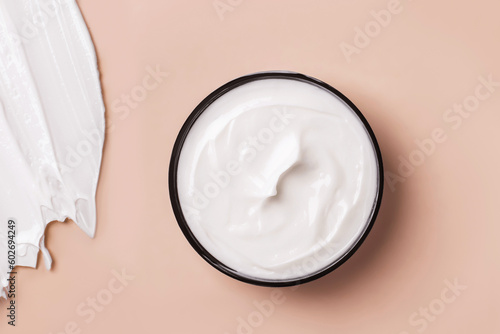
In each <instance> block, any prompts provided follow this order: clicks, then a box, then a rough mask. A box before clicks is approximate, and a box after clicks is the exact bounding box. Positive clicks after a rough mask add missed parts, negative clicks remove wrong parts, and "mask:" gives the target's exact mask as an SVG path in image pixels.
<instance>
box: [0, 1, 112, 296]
mask: <svg viewBox="0 0 500 334" xmlns="http://www.w3.org/2000/svg"><path fill="white" fill-rule="evenodd" d="M103 140H104V105H103V101H102V95H101V87H100V83H99V73H98V69H97V61H96V55H95V51H94V46H93V43H92V41H91V38H90V35H89V32H88V30H87V27H86V25H85V22H84V20H83V18H82V16H81V13H80V10H79V8H78V6H77V4H76V2H75V1H74V0H0V157H1V164H0V251H1V253H0V283H1V285H2V287H5V286H7V279H8V272H9V271H11V269H10V268H9V263H8V261H7V259H8V256H7V244H8V236H7V234H8V232H7V231H8V229H7V225H8V221H9V220H11V221H14V222H15V226H16V236H15V241H16V244H17V250H16V251H17V254H16V257H17V259H16V265H20V266H27V267H36V264H37V255H38V252H39V250H42V254H43V256H44V262H45V263H46V266H47V268H50V266H51V258H50V255H49V254H48V251H47V250H46V248H45V246H44V231H45V228H46V226H47V224H48V223H49V222H51V221H64V220H65V219H66V218H70V219H72V220H73V221H74V222H76V224H78V226H79V227H80V228H81V229H82V230H83V231H84V232H85V233H87V234H88V235H89V236H90V237H93V235H94V232H95V224H96V208H95V192H96V187H97V181H98V176H99V169H100V163H101V154H102V146H103ZM4 293H5V291H4V290H3V289H2V294H3V296H5V294H4Z"/></svg>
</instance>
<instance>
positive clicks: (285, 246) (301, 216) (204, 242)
mask: <svg viewBox="0 0 500 334" xmlns="http://www.w3.org/2000/svg"><path fill="white" fill-rule="evenodd" d="M360 117H362V116H358V114H356V112H354V111H353V109H352V108H351V107H350V106H349V105H348V104H347V103H346V101H344V100H343V99H342V98H340V97H339V96H337V95H334V93H333V92H332V91H330V90H327V89H325V88H324V87H320V86H319V85H316V84H314V83H311V82H307V81H299V80H295V79H293V78H286V77H279V76H278V77H277V78H273V77H272V76H270V77H266V78H263V79H259V80H255V81H251V82H247V83H244V84H242V85H240V86H238V87H236V88H233V89H230V90H228V91H227V92H225V93H224V94H223V95H221V96H219V97H218V98H217V99H215V100H214V101H213V102H212V103H211V104H210V105H209V106H208V107H207V108H206V109H204V111H203V112H202V113H201V114H200V115H199V117H198V118H197V119H196V120H195V121H194V123H193V124H192V126H191V127H190V129H189V131H188V132H187V136H186V137H185V140H184V142H183V144H182V147H181V149H180V154H179V156H178V165H177V174H176V175H177V176H176V183H177V184H176V185H177V189H176V190H177V194H178V202H179V204H180V208H181V211H182V216H183V218H184V220H185V223H186V224H187V227H188V228H189V230H190V231H191V233H192V235H193V236H194V238H195V239H196V241H197V242H198V243H199V244H200V245H201V246H202V247H203V248H204V250H206V251H207V252H208V253H210V255H211V256H213V257H214V258H215V259H217V260H218V261H220V262H221V263H222V264H223V265H224V266H226V267H228V268H230V269H232V270H233V271H234V272H236V273H237V275H238V276H243V277H247V278H250V279H251V280H252V279H255V280H258V281H278V282H279V281H290V280H295V279H300V278H303V277H307V276H310V275H313V274H314V273H317V272H320V271H321V270H323V269H325V268H327V267H329V266H332V265H333V264H335V263H336V262H338V261H340V260H341V259H342V258H343V257H344V256H345V255H346V254H347V253H348V252H349V251H351V250H352V249H353V248H354V247H355V245H356V244H357V243H358V241H359V240H360V239H361V237H362V236H363V235H364V233H365V232H366V231H367V229H368V227H369V224H370V221H371V219H372V218H373V215H374V211H376V209H375V208H376V207H377V202H378V200H379V197H380V193H379V190H380V189H379V187H380V186H381V185H380V184H379V183H380V169H379V167H380V161H379V158H378V156H377V153H376V152H377V151H376V150H377V149H376V143H374V141H373V140H372V139H373V138H372V137H371V136H370V133H369V131H368V130H367V128H366V126H365V124H364V123H363V122H362V120H361V119H360Z"/></svg>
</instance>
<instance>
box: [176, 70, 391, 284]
mask: <svg viewBox="0 0 500 334" xmlns="http://www.w3.org/2000/svg"><path fill="white" fill-rule="evenodd" d="M263 79H289V80H296V81H301V82H306V83H309V84H312V85H315V86H318V87H321V88H323V89H325V90H327V91H329V92H330V93H332V94H334V95H335V96H337V97H338V98H339V99H341V100H342V101H343V102H344V103H345V104H347V105H348V106H349V107H350V108H351V109H352V111H353V112H354V113H355V114H356V115H357V116H358V118H359V120H360V121H361V122H362V123H363V126H364V127H365V129H366V131H367V133H368V135H369V137H370V140H371V142H372V145H373V149H374V152H375V155H376V159H377V164H378V175H377V181H378V185H377V194H376V198H375V201H374V204H373V207H372V212H371V215H370V218H369V221H368V224H366V226H365V230H364V231H363V233H362V234H361V235H360V236H359V237H358V240H357V241H356V242H355V243H354V244H353V245H352V246H351V248H350V249H349V250H347V251H346V252H345V253H344V254H343V256H341V257H340V258H338V259H337V260H335V261H333V262H332V263H331V264H329V265H328V266H326V267H324V268H323V269H320V270H319V271H317V272H314V273H311V274H309V275H306V276H304V277H300V278H292V279H288V280H271V279H261V278H256V277H249V276H247V275H244V274H242V273H239V272H237V271H236V270H234V269H232V268H230V267H228V266H226V265H225V264H224V263H222V262H221V261H219V260H218V259H217V258H215V257H214V256H213V255H212V254H210V252H208V251H207V250H206V249H205V248H204V247H203V245H202V244H201V243H200V242H199V241H198V240H197V239H196V237H195V236H194V234H193V232H192V231H191V229H190V228H189V225H188V223H187V221H186V219H185V217H184V214H183V212H182V209H181V205H180V201H179V194H178V188H177V168H178V164H179V157H180V154H181V151H182V147H183V145H184V142H185V140H186V138H187V135H188V133H189V131H190V130H191V127H192V126H193V124H194V123H195V122H196V120H197V119H198V117H199V116H200V115H201V114H202V113H203V112H204V111H205V110H206V108H207V107H208V106H209V105H210V104H212V103H213V102H214V101H215V100H217V99H218V98H219V97H221V96H222V95H224V94H226V93H227V92H229V91H231V90H232V89H234V88H236V87H239V86H241V85H244V84H247V83H249V82H253V81H257V80H263ZM168 186H169V193H170V202H171V205H172V209H173V212H174V215H175V218H176V220H177V223H178V225H179V227H180V229H181V231H182V233H183V234H184V236H185V237H186V239H187V240H188V242H189V243H190V244H191V246H192V247H193V248H194V250H195V251H196V252H197V253H198V254H199V255H200V256H201V257H202V258H203V259H205V261H207V262H208V263H209V264H210V265H211V266H212V267H214V268H215V269H217V270H219V271H220V272H222V273H224V274H226V275H227V276H230V277H232V278H234V279H237V280H239V281H242V282H245V283H249V284H254V285H258V286H266V287H286V286H294V285H299V284H303V283H307V282H310V281H313V280H316V279H318V278H320V277H322V276H324V275H326V274H328V273H330V272H332V271H333V270H335V269H337V268H338V267H339V266H340V265H342V264H343V263H344V262H346V261H347V260H348V259H349V258H350V257H351V256H352V255H353V254H354V253H355V252H356V251H357V250H358V248H359V247H360V246H361V244H362V243H363V241H364V240H365V239H366V237H367V235H368V233H369V232H370V230H371V229H372V227H373V224H374V223H375V219H376V217H377V214H378V212H379V209H380V205H381V202H382V193H383V188H384V173H383V162H382V154H381V152H380V147H379V145H378V142H377V139H376V137H375V134H374V133H373V130H372V128H371V127H370V125H369V124H368V121H367V120H366V118H365V117H364V116H363V114H362V113H361V111H360V110H359V109H358V108H357V107H356V106H355V105H354V104H353V103H352V102H351V101H350V100H349V99H348V98H347V97H346V96H345V95H343V94H342V93H341V92H339V91H338V90H337V89H335V88H333V87H332V86H330V85H328V84H327V83H325V82H323V81H321V80H318V79H316V78H313V77H310V76H307V75H304V74H300V73H296V72H290V71H265V72H258V73H253V74H249V75H245V76H242V77H239V78H236V79H234V80H232V81H230V82H228V83H226V84H224V85H223V86H221V87H219V88H217V89H216V90H215V91H213V92H212V93H211V94H210V95H208V96H207V97H206V98H205V99H204V100H203V101H202V102H201V103H200V104H198V106H197V107H196V108H195V109H194V110H193V112H192V113H191V114H190V115H189V117H188V118H187V120H186V121H185V123H184V125H183V126H182V128H181V130H180V131H179V134H178V136H177V139H176V141H175V144H174V147H173V150H172V156H171V158H170V166H169V181H168Z"/></svg>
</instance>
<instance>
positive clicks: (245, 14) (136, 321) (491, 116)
mask: <svg viewBox="0 0 500 334" xmlns="http://www.w3.org/2000/svg"><path fill="white" fill-rule="evenodd" d="M222 2H224V3H226V4H229V5H228V6H230V8H231V9H232V10H231V11H226V12H224V13H223V16H222V18H223V19H221V17H220V16H219V15H218V13H217V11H216V9H215V8H214V3H213V1H212V0H197V1H166V0H127V1H124V0H80V1H79V2H78V3H79V5H80V7H81V9H82V12H83V14H84V17H85V19H86V21H87V24H88V26H89V28H90V31H91V34H92V37H93V39H94V42H95V45H96V48H97V53H98V57H99V66H100V70H101V73H102V84H103V89H104V96H105V102H106V106H107V119H108V122H109V124H111V125H112V127H111V128H109V129H108V130H109V131H108V133H107V138H106V143H105V149H104V160H103V166H102V174H101V179H100V183H99V188H98V195H97V206H98V225H97V234H96V237H95V239H93V240H91V239H89V238H88V237H86V236H85V235H84V233H82V232H81V231H79V230H78V228H77V227H76V225H74V224H72V223H65V224H63V223H56V224H52V226H50V227H49V229H48V239H47V241H48V248H49V250H50V252H51V254H52V255H53V258H54V269H53V270H52V271H50V272H48V271H46V270H45V269H44V268H43V266H42V265H40V266H39V268H38V270H32V269H21V270H20V272H19V275H18V290H19V291H20V292H19V296H18V299H17V304H18V319H17V320H18V326H17V327H16V328H15V329H12V328H11V327H8V326H6V318H5V310H4V309H5V307H4V306H5V305H6V304H5V303H3V304H1V308H2V311H0V315H1V319H2V320H1V321H0V332H1V333H5V332H9V333H10V332H12V333H14V332H17V333H37V334H38V333H40V334H49V333H52V334H56V333H78V332H81V333H93V334H101V333H115V332H116V333H207V334H208V333H210V334H211V333H221V334H224V333H229V334H233V333H237V332H238V324H239V322H238V321H239V320H238V318H241V319H248V317H254V324H255V321H257V322H258V323H257V325H258V326H256V327H255V328H254V327H252V328H250V331H248V328H247V331H246V332H245V331H244V330H242V329H241V328H240V331H239V332H240V333H247V332H248V333H250V332H253V333H262V334H265V333H289V334H295V333H297V334H299V333H300V334H302V333H321V334H322V333H325V334H326V333H343V334H351V333H352V334H354V333H357V334H359V333H373V334H378V333H380V334H382V333H383V334H400V333H408V334H413V333H419V331H418V330H421V329H422V326H423V325H422V324H420V325H419V326H415V324H414V323H412V322H410V320H409V318H410V317H411V316H412V314H414V312H417V313H418V312H420V311H421V310H422V309H421V308H428V307H429V306H430V305H433V306H434V307H437V306H439V305H443V303H442V302H440V300H441V291H442V290H443V289H445V288H446V283H445V280H448V281H450V282H453V281H454V280H455V279H457V280H458V282H459V283H460V284H461V285H465V286H467V288H466V289H465V290H464V291H462V292H461V294H460V295H459V296H458V297H457V298H456V299H455V300H454V301H453V302H451V303H449V304H445V309H444V310H439V313H440V314H438V315H436V316H435V319H434V318H433V320H432V321H430V320H428V321H427V320H426V321H424V322H427V325H428V326H427V328H426V329H425V330H424V331H422V332H425V333H428V334H434V333H454V334H470V333H484V334H487V333H488V334H489V333H500V320H499V319H500V316H499V313H500V305H499V304H500V302H499V300H500V293H499V286H498V284H499V282H500V270H499V269H500V268H499V266H500V246H499V242H498V235H499V232H500V227H499V226H500V224H499V223H500V213H499V210H498V209H499V205H498V204H499V195H498V193H499V191H498V189H500V178H499V177H498V171H499V169H500V158H499V148H498V143H499V139H500V134H499V131H498V127H499V123H500V114H499V107H500V87H497V88H496V91H495V92H493V94H491V96H490V97H489V98H487V99H485V100H484V101H481V102H480V105H479V107H478V108H477V110H476V111H474V112H473V113H472V114H471V115H470V117H468V118H466V119H463V122H462V123H461V124H460V126H459V127H458V128H457V129H453V128H452V127H451V125H452V124H451V123H446V122H445V121H444V120H443V115H444V114H445V113H446V112H447V109H448V108H450V107H452V106H453V105H454V104H455V103H462V102H463V101H464V99H466V98H467V97H468V96H471V95H472V94H474V90H475V87H476V86H477V85H478V83H479V81H478V77H480V76H484V77H485V78H486V77H487V76H488V75H490V74H491V75H492V76H493V78H494V79H496V80H498V81H500V65H499V59H500V45H499V43H498V36H499V35H500V21H499V20H498V13H499V11H500V3H499V2H498V1H495V0H479V1H452V0H442V1H430V0H414V1H409V0H401V5H400V6H401V8H400V9H401V11H400V12H399V13H397V14H394V15H392V17H391V22H390V23H389V24H387V25H386V27H383V28H382V29H381V30H380V31H379V32H377V31H375V33H377V34H375V33H373V34H372V35H373V37H371V38H370V43H369V45H368V46H366V47H364V48H360V50H359V53H357V54H353V55H352V57H350V62H348V59H347V58H346V57H345V56H344V54H343V53H342V51H341V48H340V45H341V43H343V42H344V43H349V44H353V43H354V38H355V35H356V32H355V29H356V27H360V28H364V27H365V25H366V24H368V26H370V25H373V20H374V19H373V16H372V14H371V13H370V11H372V10H375V11H379V10H381V9H384V8H387V6H388V4H389V3H390V1H388V0H369V1H367V0H364V1H345V0H342V1H340V0H337V1H332V0H329V1H327V0H323V1H299V0H294V1H291V0H289V1H264V0H252V1H250V0H246V1H245V0H243V1H238V0H231V1H230V0H222ZM370 22H371V23H370ZM370 27H371V26H370ZM373 27H375V28H376V26H373ZM373 27H372V28H373ZM358 42H359V41H358ZM358 45H360V44H359V43H358ZM157 65H158V66H159V67H160V69H161V70H162V71H164V72H169V76H168V77H167V78H165V79H164V80H163V82H161V83H160V84H159V86H158V87H157V88H155V89H152V90H151V91H148V94H147V96H146V97H145V98H144V99H142V100H141V101H138V103H137V106H136V107H135V109H132V108H128V109H129V111H130V112H127V110H125V109H123V104H122V103H121V102H120V98H121V96H122V94H131V92H133V91H134V89H135V90H136V91H138V90H137V87H138V86H139V87H140V86H141V85H142V82H143V79H144V78H146V77H147V76H148V72H147V69H146V68H147V67H148V66H150V67H152V68H155V67H156V66H157ZM271 69H288V70H293V71H298V72H303V73H305V74H309V75H311V76H315V77H317V78H319V79H321V80H323V81H326V82H328V83H330V84H331V85H333V86H335V87H336V88H338V89H339V90H340V91H342V92H343V93H344V94H346V95H347V96H348V97H349V98H350V99H351V100H352V101H353V102H354V103H355V104H357V106H358V107H359V108H360V109H361V110H362V112H363V113H364V114H365V116H366V117H367V119H368V120H369V122H370V123H371V125H372V127H373V129H374V131H375V133H376V135H377V137H378V139H379V143H380V146H381V148H382V151H383V157H384V162H385V164H386V166H385V167H386V168H385V169H386V170H387V171H390V172H392V173H396V172H397V169H398V164H399V157H400V156H402V157H404V158H409V156H410V154H413V155H415V154H418V153H415V152H416V150H417V148H418V147H417V145H416V144H415V140H422V139H424V138H430V136H431V133H432V131H433V130H434V129H436V128H441V129H442V130H443V131H444V133H445V136H446V141H444V142H443V143H438V144H437V145H436V149H435V152H433V153H432V154H430V155H429V156H427V157H426V160H425V162H424V163H423V164H421V165H419V166H417V167H416V168H415V170H414V172H413V174H412V175H410V176H409V177H407V178H406V179H405V180H406V181H405V182H404V183H399V184H397V186H396V189H395V190H394V191H391V189H390V188H389V187H388V186H387V184H386V192H385V194H384V200H383V204H382V208H381V213H380V215H379V219H378V220H377V222H376V224H375V226H374V229H373V231H372V233H371V234H370V235H369V237H368V239H367V240H366V242H365V244H363V246H362V247H361V248H360V249H359V251H358V252H357V253H356V254H355V255H354V256H353V257H352V258H351V259H350V260H349V261H348V262H347V263H346V264H344V265H343V266H342V267H341V268H339V269H338V270H336V271H335V272H333V273H332V274H330V275H328V276H326V277H324V278H322V279H320V280H318V281H316V282H313V283H310V284H307V285H305V286H302V287H301V288H300V289H298V290H295V291H293V290H291V289H283V290H282V292H283V296H282V298H281V300H283V299H284V302H283V303H281V304H279V305H276V306H275V307H274V312H272V314H270V315H269V316H263V318H259V315H258V314H257V313H256V312H257V311H256V310H257V309H256V307H255V304H254V302H259V303H261V302H262V301H265V300H267V301H269V298H270V296H271V292H272V291H273V290H272V289H268V288H261V287H255V286H250V285H246V284H243V283H240V282H237V281H235V280H233V279H230V278H228V277H225V276H224V275H222V274H220V273H219V272H218V271H216V270H214V269H212V267H210V266H209V265H208V264H206V263H205V262H204V261H203V260H202V259H201V258H200V257H199V256H198V255H197V254H196V253H195V252H194V251H193V250H192V249H191V247H190V246H189V244H188V243H187V241H186V240H185V239H184V237H183V235H182V234H181V232H180V230H179V228H178V226H177V224H176V222H175V219H174V216H173V213H172V210H171V207H170V203H169V197H168V188H167V170H168V161H169V158H170V153H171V148H172V145H173V142H174V140H175V137H176V135H177V132H178V130H179V129H180V127H181V125H182V123H183V122H184V120H185V119H186V117H187V116H188V115H189V113H190V112H191V111H192V109H193V108H194V107H195V106H196V105H197V104H198V103H199V102H200V101H201V100H202V99H203V98H204V97H205V96H206V95H207V94H208V93H210V92H211V91H212V90H214V89H215V88H217V87H218V86H220V85H221V84H223V83H225V82H227V81H229V80H231V79H233V78H235V77H237V76H240V75H243V74H247V73H251V72H256V71H262V70H271ZM120 107H122V108H121V109H120ZM122 269H125V270H126V272H127V275H133V276H135V278H134V279H133V280H132V281H130V282H127V286H126V287H125V288H124V289H123V290H121V291H120V292H118V293H116V294H112V295H111V296H112V297H111V298H112V300H106V302H109V304H107V305H105V306H104V307H103V309H102V310H101V311H100V312H96V315H95V318H94V319H92V321H90V322H89V323H87V322H86V320H89V317H88V316H81V314H80V313H79V312H78V311H77V308H78V307H79V306H80V305H82V304H81V303H86V302H87V301H88V298H96V297H98V296H99V297H100V298H101V300H102V298H104V297H109V296H110V294H109V290H108V289H109V288H108V284H109V283H110V282H111V283H112V284H115V285H114V287H115V288H116V287H117V286H119V284H116V283H117V282H115V281H114V280H113V277H114V276H113V270H118V271H121V270H122ZM264 303H265V302H264ZM440 303H441V304H440ZM255 319H256V320H255ZM419 319H423V318H421V317H420V318H419ZM74 328H77V330H74Z"/></svg>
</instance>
